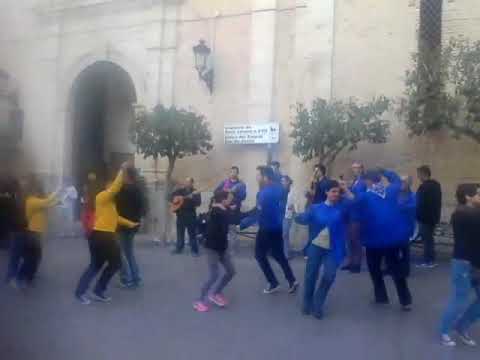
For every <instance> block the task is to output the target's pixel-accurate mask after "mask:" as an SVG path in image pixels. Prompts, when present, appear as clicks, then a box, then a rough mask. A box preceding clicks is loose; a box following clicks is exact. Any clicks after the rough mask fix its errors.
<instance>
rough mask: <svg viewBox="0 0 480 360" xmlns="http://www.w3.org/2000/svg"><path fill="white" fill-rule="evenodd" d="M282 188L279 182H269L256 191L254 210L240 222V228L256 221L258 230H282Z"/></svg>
mask: <svg viewBox="0 0 480 360" xmlns="http://www.w3.org/2000/svg"><path fill="white" fill-rule="evenodd" d="M283 194H284V189H283V187H282V186H281V185H280V184H276V183H271V184H268V185H265V186H263V187H262V188H261V189H260V191H259V192H258V193H257V207H256V211H251V212H250V215H249V216H247V217H246V218H244V219H243V220H242V221H241V223H240V229H245V228H247V227H250V226H252V225H254V224H255V223H257V222H258V226H259V229H260V230H266V231H282V225H283V217H282V196H283Z"/></svg>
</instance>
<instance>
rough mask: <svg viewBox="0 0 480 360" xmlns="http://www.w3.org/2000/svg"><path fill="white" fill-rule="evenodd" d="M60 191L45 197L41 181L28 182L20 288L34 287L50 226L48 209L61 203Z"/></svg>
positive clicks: (19, 274)
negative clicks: (43, 242) (25, 230)
mask: <svg viewBox="0 0 480 360" xmlns="http://www.w3.org/2000/svg"><path fill="white" fill-rule="evenodd" d="M58 194H59V191H56V192H54V193H52V194H50V195H48V196H45V193H44V191H43V187H42V185H41V184H40V181H39V180H38V179H37V178H36V177H34V176H33V175H32V176H31V177H30V178H29V180H28V185H27V194H26V198H25V216H26V220H27V232H26V234H25V238H24V243H23V259H24V260H23V263H22V265H21V267H20V270H19V272H18V276H17V282H18V284H19V285H20V287H25V286H29V285H32V283H33V280H34V278H35V275H36V273H37V271H38V267H39V266H40V261H41V259H42V247H43V246H42V240H43V237H44V234H45V232H46V230H47V225H48V209H50V208H51V207H53V206H55V205H56V204H57V203H58V202H59V196H58Z"/></svg>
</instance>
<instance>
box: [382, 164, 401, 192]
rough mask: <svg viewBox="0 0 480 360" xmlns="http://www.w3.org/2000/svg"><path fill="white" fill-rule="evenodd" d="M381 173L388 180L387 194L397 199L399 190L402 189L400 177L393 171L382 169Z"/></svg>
mask: <svg viewBox="0 0 480 360" xmlns="http://www.w3.org/2000/svg"><path fill="white" fill-rule="evenodd" d="M382 175H383V176H384V177H385V178H386V179H387V180H388V182H389V185H388V187H387V196H388V197H395V199H397V196H398V194H399V193H400V190H401V189H402V179H401V178H400V176H398V174H397V173H396V172H395V171H392V170H382Z"/></svg>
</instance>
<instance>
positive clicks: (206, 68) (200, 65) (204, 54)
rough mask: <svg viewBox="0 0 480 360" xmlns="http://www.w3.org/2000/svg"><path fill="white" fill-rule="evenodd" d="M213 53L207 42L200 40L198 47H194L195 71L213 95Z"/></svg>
mask: <svg viewBox="0 0 480 360" xmlns="http://www.w3.org/2000/svg"><path fill="white" fill-rule="evenodd" d="M211 53H212V51H211V50H210V48H209V47H208V46H207V45H206V44H205V40H200V41H199V43H198V44H197V45H195V46H194V47H193V54H194V55H195V69H196V70H197V72H198V76H199V78H200V80H202V81H203V82H205V84H206V85H207V87H208V90H209V91H210V94H212V93H213V74H214V73H213V66H212V56H211Z"/></svg>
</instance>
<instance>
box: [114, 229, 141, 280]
mask: <svg viewBox="0 0 480 360" xmlns="http://www.w3.org/2000/svg"><path fill="white" fill-rule="evenodd" d="M134 237H135V231H130V230H126V231H119V232H118V240H119V241H120V248H121V250H122V268H121V270H120V278H121V280H122V282H123V283H125V284H130V283H133V284H136V285H138V284H139V283H140V282H141V281H142V279H141V277H140V271H139V269H138V264H137V260H136V259H135V253H134V244H133V239H134Z"/></svg>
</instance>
